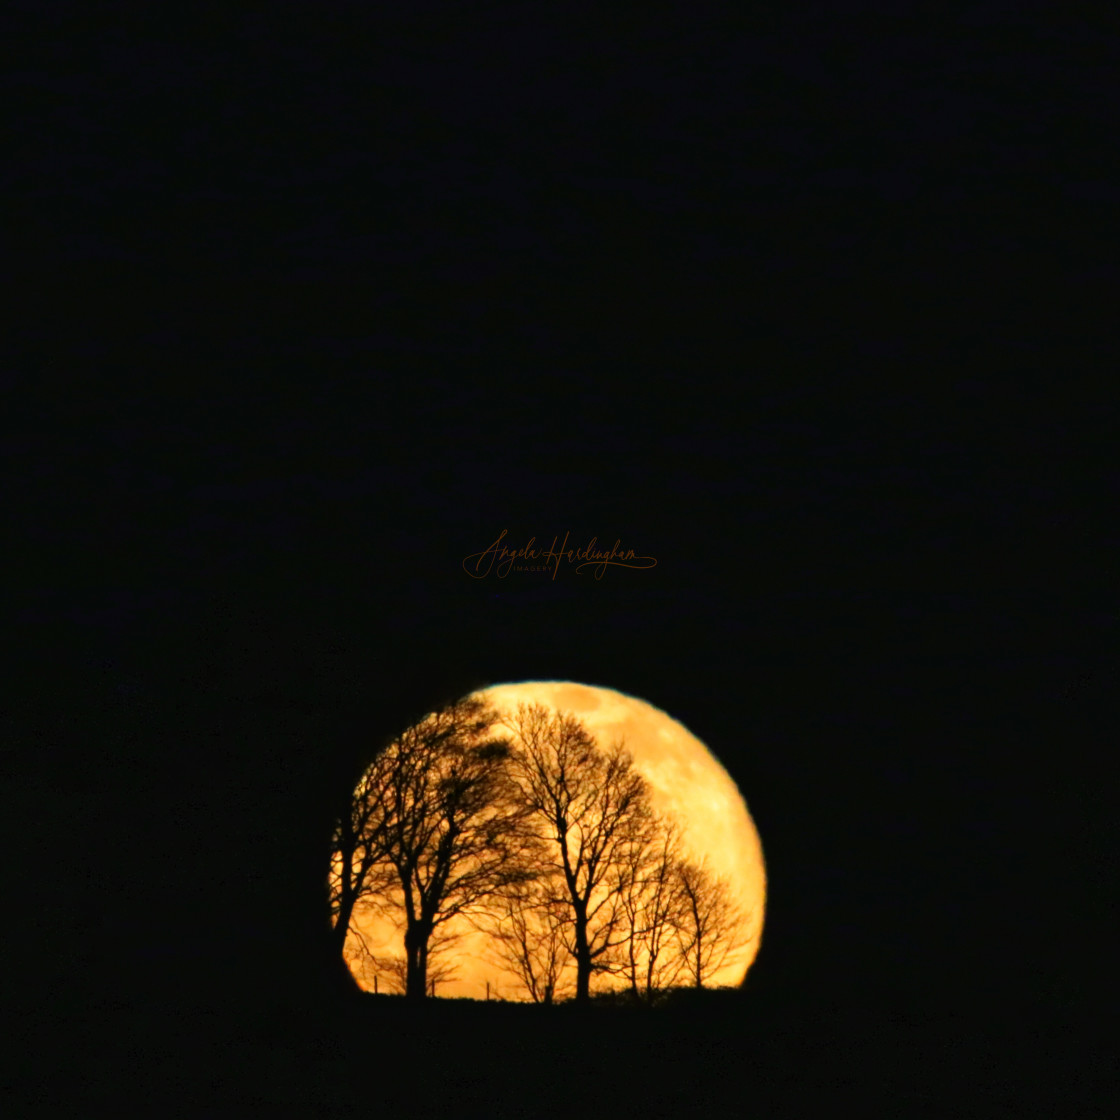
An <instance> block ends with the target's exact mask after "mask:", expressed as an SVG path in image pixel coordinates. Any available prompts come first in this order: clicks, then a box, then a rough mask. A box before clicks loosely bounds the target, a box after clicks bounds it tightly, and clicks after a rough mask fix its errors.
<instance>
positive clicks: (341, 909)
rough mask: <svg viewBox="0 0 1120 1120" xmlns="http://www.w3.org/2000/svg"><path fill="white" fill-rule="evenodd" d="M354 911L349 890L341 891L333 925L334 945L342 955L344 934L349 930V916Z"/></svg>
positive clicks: (352, 899)
mask: <svg viewBox="0 0 1120 1120" xmlns="http://www.w3.org/2000/svg"><path fill="white" fill-rule="evenodd" d="M353 913H354V896H353V895H352V894H350V892H349V891H345V890H344V891H343V892H342V898H340V899H339V903H338V920H337V921H336V922H335V925H334V930H333V933H334V940H335V945H337V947H338V955H339V956H342V951H343V949H345V947H346V935H347V933H349V932H350V918H351V916H352V915H353Z"/></svg>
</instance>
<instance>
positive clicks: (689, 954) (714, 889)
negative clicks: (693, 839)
mask: <svg viewBox="0 0 1120 1120" xmlns="http://www.w3.org/2000/svg"><path fill="white" fill-rule="evenodd" d="M675 877H676V880H677V884H678V887H679V890H680V892H681V895H682V901H683V905H682V908H681V916H680V920H679V922H678V925H677V929H676V941H677V948H678V950H679V952H680V954H681V957H682V958H683V961H684V964H685V966H686V968H687V971H688V975H689V977H690V979H691V981H692V983H693V985H694V986H695V987H697V988H702V987H703V986H704V979H705V977H711V975H712V974H713V973H716V972H718V971H719V970H720V969H721V968H724V967H726V966H727V965H729V964H733V963H734V962H735V960H736V959H737V957H738V955H739V954H740V952H741V951H742V950H743V949H744V948H746V946H747V944H748V943H749V941H750V936H749V935H748V934H747V933H746V923H745V921H744V919H743V915H742V913H741V911H740V908H739V906H738V905H737V904H736V902H735V899H734V897H733V895H732V893H731V888H730V886H729V884H728V882H727V880H726V879H723V878H717V877H716V876H715V875H713V874H712V872H711V871H710V870H709V869H708V868H707V867H706V866H705V865H704V864H703V863H701V864H695V863H689V862H686V861H682V862H681V863H678V864H677V867H676V876H675Z"/></svg>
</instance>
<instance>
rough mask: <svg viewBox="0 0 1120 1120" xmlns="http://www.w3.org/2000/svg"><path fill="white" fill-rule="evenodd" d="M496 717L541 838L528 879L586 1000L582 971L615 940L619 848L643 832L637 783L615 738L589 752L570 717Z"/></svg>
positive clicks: (539, 709)
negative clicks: (557, 918) (553, 910)
mask: <svg viewBox="0 0 1120 1120" xmlns="http://www.w3.org/2000/svg"><path fill="white" fill-rule="evenodd" d="M504 722H505V725H506V726H507V727H508V728H509V729H510V731H511V732H512V734H513V736H514V751H513V762H514V766H513V773H514V776H515V780H516V782H517V784H518V786H519V788H520V796H521V799H522V801H523V804H524V806H525V807H526V809H527V810H528V814H529V821H530V822H531V824H532V826H533V827H534V830H535V835H536V838H537V840H538V842H539V843H540V845H541V850H542V859H543V864H542V868H541V871H540V877H539V879H538V882H539V883H540V884H541V887H542V889H544V890H545V892H546V898H547V902H548V904H549V905H556V906H557V907H560V908H562V910H563V912H564V914H565V923H566V925H567V926H568V927H570V936H569V938H568V943H569V946H570V952H571V954H572V956H573V957H574V960H575V966H576V992H575V998H576V1001H577V1002H580V1003H586V1002H587V1001H588V999H589V997H590V983H591V975H592V973H593V972H603V971H609V970H612V969H613V968H614V967H615V966H616V959H615V955H614V954H615V953H616V952H617V950H618V947H619V946H620V945H622V944H623V943H624V940H625V932H626V931H625V928H624V926H625V923H624V917H625V914H624V909H623V905H622V892H623V889H624V876H621V875H620V874H619V868H620V866H621V863H622V856H623V853H624V852H625V851H626V850H627V847H628V846H629V845H632V844H641V843H645V842H648V841H649V839H650V838H651V837H652V834H653V826H654V821H653V814H652V812H651V810H650V807H649V803H648V800H647V794H646V785H645V782H644V781H643V779H642V777H641V776H640V775H639V774H638V773H637V771H636V770H635V769H634V766H633V762H632V760H631V757H630V755H629V753H628V752H627V751H625V750H624V749H623V748H622V746H621V745H619V744H616V745H614V746H612V747H611V748H609V749H607V750H601V749H599V748H598V747H597V746H596V744H595V741H594V739H593V738H592V736H591V735H590V734H589V733H588V731H587V730H586V728H584V727H583V725H582V724H581V723H580V722H579V721H578V720H577V719H576V718H575V717H574V716H572V715H570V714H567V713H562V712H561V713H551V712H550V711H549V709H547V708H545V707H544V706H543V705H539V704H535V705H524V704H522V705H520V706H519V707H518V709H517V712H516V713H514V714H511V715H509V716H507V717H506V719H505V721H504Z"/></svg>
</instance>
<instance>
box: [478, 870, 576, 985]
mask: <svg viewBox="0 0 1120 1120" xmlns="http://www.w3.org/2000/svg"><path fill="white" fill-rule="evenodd" d="M566 910H567V908H566V906H565V903H564V901H563V899H559V900H558V899H557V895H556V891H555V890H554V889H552V884H550V883H549V881H548V880H547V879H544V880H534V881H533V882H531V883H529V884H526V886H525V888H524V889H522V890H519V891H517V892H511V893H509V894H507V895H506V896H504V897H503V898H502V900H501V902H500V905H499V906H497V907H496V908H495V910H494V912H493V921H492V924H491V925H490V927H489V929H488V932H489V933H490V936H491V938H492V941H491V946H492V950H491V955H492V957H493V958H494V960H495V963H497V964H498V965H499V967H501V968H503V969H505V971H507V972H509V973H511V974H512V975H513V976H515V977H516V978H517V979H518V980H519V981H520V983H521V986H522V987H523V988H524V990H525V993H526V994H527V995H528V996H529V998H530V999H531V1000H532V1001H533V1002H534V1003H544V1004H551V1003H553V1002H554V1001H556V1000H560V999H563V998H564V995H565V993H566V980H567V975H568V972H569V971H570V970H569V968H568V964H569V962H570V960H571V958H572V947H571V945H570V943H569V941H568V940H567V939H566V937H565V929H566V926H567V925H568V922H567V913H566Z"/></svg>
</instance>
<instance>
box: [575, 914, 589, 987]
mask: <svg viewBox="0 0 1120 1120" xmlns="http://www.w3.org/2000/svg"><path fill="white" fill-rule="evenodd" d="M590 1000H591V946H590V945H588V944H587V919H586V918H585V917H584V915H583V914H581V913H579V912H578V911H577V913H576V1003H589V1002H590Z"/></svg>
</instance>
